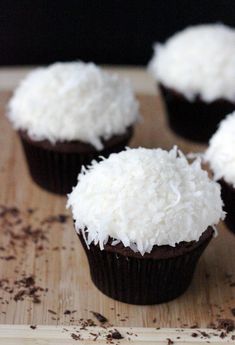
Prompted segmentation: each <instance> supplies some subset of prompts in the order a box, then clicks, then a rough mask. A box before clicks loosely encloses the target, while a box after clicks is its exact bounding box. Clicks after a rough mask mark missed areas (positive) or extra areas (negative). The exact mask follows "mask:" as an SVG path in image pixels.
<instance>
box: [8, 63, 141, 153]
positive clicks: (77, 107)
mask: <svg viewBox="0 0 235 345" xmlns="http://www.w3.org/2000/svg"><path fill="white" fill-rule="evenodd" d="M8 109H9V111H8V117H9V119H10V120H11V121H12V123H13V125H14V127H15V128H16V129H22V130H26V131H27V133H28V135H29V136H30V137H31V138H32V139H34V140H44V139H47V140H49V141H50V142H52V143H55V142H56V141H71V140H80V141H82V142H85V143H90V144H92V145H94V146H95V147H96V148H97V149H98V150H101V149H102V148H103V144H102V139H106V140H108V139H110V138H111V137H112V136H113V135H121V134H123V133H124V132H125V131H126V129H127V127H129V126H131V125H133V124H134V123H135V122H136V120H137V119H138V116H139V115H138V102H137V100H136V99H135V97H134V94H133V90H132V88H131V86H130V84H129V82H128V81H127V80H123V79H121V78H119V77H118V76H117V75H110V74H108V73H107V72H105V71H103V70H101V69H100V68H98V67H97V66H95V65H94V64H93V63H87V64H86V63H83V62H69V63H55V64H53V65H50V66H48V67H45V68H39V69H36V70H34V71H33V72H31V73H30V74H29V75H28V76H27V77H26V78H25V79H24V80H23V81H22V82H21V84H20V85H19V87H18V88H17V89H16V91H15V93H14V95H13V97H12V99H11V100H10V102H9V106H8Z"/></svg>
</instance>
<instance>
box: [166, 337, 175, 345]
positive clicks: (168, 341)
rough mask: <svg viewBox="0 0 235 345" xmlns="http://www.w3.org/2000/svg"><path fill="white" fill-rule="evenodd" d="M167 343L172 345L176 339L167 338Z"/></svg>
mask: <svg viewBox="0 0 235 345" xmlns="http://www.w3.org/2000/svg"><path fill="white" fill-rule="evenodd" d="M166 340H167V345H172V344H174V341H172V340H171V339H170V338H167V339H166Z"/></svg>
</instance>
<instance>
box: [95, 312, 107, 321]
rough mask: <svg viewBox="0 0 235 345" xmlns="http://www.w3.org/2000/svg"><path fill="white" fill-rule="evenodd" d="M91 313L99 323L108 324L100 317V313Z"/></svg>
mask: <svg viewBox="0 0 235 345" xmlns="http://www.w3.org/2000/svg"><path fill="white" fill-rule="evenodd" d="M91 313H92V314H93V315H94V317H95V318H96V319H97V320H98V321H99V322H101V323H105V322H108V319H107V318H106V317H105V316H103V315H101V314H100V313H97V312H95V311H91Z"/></svg>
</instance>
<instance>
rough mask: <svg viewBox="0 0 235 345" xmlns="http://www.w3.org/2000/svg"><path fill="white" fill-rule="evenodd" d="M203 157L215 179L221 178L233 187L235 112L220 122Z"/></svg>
mask: <svg viewBox="0 0 235 345" xmlns="http://www.w3.org/2000/svg"><path fill="white" fill-rule="evenodd" d="M204 159H205V160H206V161H207V162H209V164H210V167H211V169H212V171H213V173H214V178H215V180H219V179H221V178H223V179H224V180H225V181H226V182H228V183H230V184H232V185H233V187H235V112H233V113H232V114H230V115H228V116H227V117H226V118H225V119H224V120H223V121H222V122H221V123H220V125H219V128H218V130H217V131H216V133H215V134H214V135H213V136H212V138H211V140H210V142H209V148H208V149H207V151H206V152H205V155H204Z"/></svg>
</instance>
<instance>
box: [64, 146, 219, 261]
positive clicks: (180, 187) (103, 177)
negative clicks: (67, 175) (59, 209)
mask: <svg viewBox="0 0 235 345" xmlns="http://www.w3.org/2000/svg"><path fill="white" fill-rule="evenodd" d="M67 207H71V209H72V214H73V218H74V220H75V228H76V231H77V232H78V233H79V232H81V233H82V234H83V236H84V229H87V231H88V238H87V242H88V245H89V244H90V243H92V242H94V243H97V244H99V246H100V248H101V249H103V248H104V244H105V243H106V242H107V240H108V239H109V238H112V239H114V243H113V245H115V243H119V241H120V242H122V243H123V245H124V246H125V247H130V248H131V249H132V250H137V251H139V252H140V253H141V254H142V255H143V254H144V253H146V252H151V250H152V248H153V246H154V245H159V246H161V245H170V246H173V247H174V246H175V245H176V244H177V243H179V242H181V241H186V242H190V241H198V240H199V238H200V236H201V234H202V233H203V232H204V231H205V230H206V229H207V228H208V226H214V225H215V224H217V223H218V222H219V220H220V219H221V218H223V216H224V212H223V210H222V200H221V196H220V186H219V184H217V183H216V182H214V181H212V180H210V179H209V177H208V174H207V172H206V171H204V170H202V168H201V165H200V162H199V160H197V161H195V162H193V163H192V164H190V163H189V162H188V161H187V159H186V157H185V156H184V155H183V154H182V153H181V152H180V151H178V150H177V148H173V149H172V150H171V151H169V152H168V151H164V150H162V149H145V148H138V149H128V150H126V151H123V152H120V153H119V154H112V155H110V156H109V158H108V159H105V160H103V161H102V162H100V163H97V162H96V161H93V163H92V165H91V167H90V168H89V169H87V170H86V172H85V173H82V174H79V176H78V184H77V186H76V187H74V188H73V191H72V193H71V194H70V195H68V203H67Z"/></svg>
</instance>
